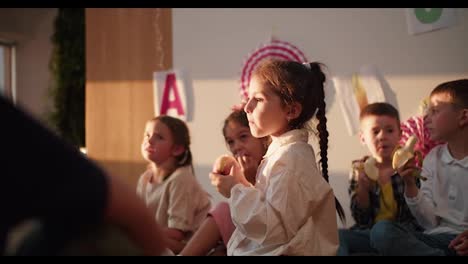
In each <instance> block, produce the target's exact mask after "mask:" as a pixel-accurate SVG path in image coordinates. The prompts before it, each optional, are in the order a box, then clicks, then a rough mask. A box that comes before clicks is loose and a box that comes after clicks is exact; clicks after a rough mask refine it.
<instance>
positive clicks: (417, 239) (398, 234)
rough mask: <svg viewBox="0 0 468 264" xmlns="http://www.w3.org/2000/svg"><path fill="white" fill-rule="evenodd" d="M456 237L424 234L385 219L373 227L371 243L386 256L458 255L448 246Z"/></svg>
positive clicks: (452, 235)
mask: <svg viewBox="0 0 468 264" xmlns="http://www.w3.org/2000/svg"><path fill="white" fill-rule="evenodd" d="M455 237H456V235H454V234H443V233H442V234H424V233H422V232H417V231H412V230H408V229H407V228H405V227H404V226H402V225H400V224H398V223H394V222H391V221H386V220H384V221H380V222H378V223H376V224H375V225H374V227H373V228H372V230H371V232H370V238H371V239H370V240H371V242H370V244H371V246H372V248H375V249H376V250H377V251H378V252H379V254H380V255H385V256H447V255H456V253H455V251H454V250H452V249H449V248H448V245H449V244H450V241H452V239H454V238H455Z"/></svg>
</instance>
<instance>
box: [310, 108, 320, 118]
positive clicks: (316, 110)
mask: <svg viewBox="0 0 468 264" xmlns="http://www.w3.org/2000/svg"><path fill="white" fill-rule="evenodd" d="M318 110H319V108H318V107H317V108H316V109H315V112H314V114H313V115H312V118H314V116H315V115H316V114H317V113H318Z"/></svg>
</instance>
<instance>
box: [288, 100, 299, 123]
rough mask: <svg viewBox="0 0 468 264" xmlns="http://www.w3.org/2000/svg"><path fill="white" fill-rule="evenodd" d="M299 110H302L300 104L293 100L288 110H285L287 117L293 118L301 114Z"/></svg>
mask: <svg viewBox="0 0 468 264" xmlns="http://www.w3.org/2000/svg"><path fill="white" fill-rule="evenodd" d="M301 112H302V105H301V104H300V103H297V102H295V103H293V104H291V105H290V106H288V112H287V115H288V119H289V120H293V119H296V118H298V117H299V115H301Z"/></svg>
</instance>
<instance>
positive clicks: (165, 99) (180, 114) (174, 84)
mask: <svg viewBox="0 0 468 264" xmlns="http://www.w3.org/2000/svg"><path fill="white" fill-rule="evenodd" d="M153 76H154V82H153V88H154V89H153V96H154V113H155V115H156V116H158V115H170V116H173V117H177V118H179V119H182V120H184V121H191V120H192V119H193V87H192V81H191V79H190V77H189V76H188V73H187V72H186V71H184V70H169V71H160V72H155V73H154V75H153Z"/></svg>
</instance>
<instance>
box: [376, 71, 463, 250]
mask: <svg viewBox="0 0 468 264" xmlns="http://www.w3.org/2000/svg"><path fill="white" fill-rule="evenodd" d="M425 125H426V126H427V127H428V128H429V131H430V134H431V139H433V140H442V141H444V142H447V143H446V144H443V145H439V146H437V147H435V148H433V149H432V150H431V152H429V154H428V155H427V156H426V158H425V159H424V163H423V169H422V172H421V174H422V175H423V176H425V177H427V181H424V182H422V183H421V189H418V188H417V187H416V183H415V182H416V181H415V180H416V179H415V177H414V176H413V171H414V170H415V165H414V162H409V163H408V164H407V165H406V166H404V167H403V168H402V169H401V170H399V174H400V175H401V176H402V177H403V179H404V182H405V199H406V202H407V204H408V206H409V208H410V210H411V212H412V214H413V215H414V216H415V218H416V219H417V220H418V222H419V223H420V224H421V226H423V227H424V228H425V229H426V230H425V231H424V232H422V233H421V232H410V231H408V230H406V229H405V228H403V227H402V226H400V225H398V224H395V223H391V222H388V221H381V222H379V223H377V225H381V228H380V230H382V231H381V233H380V235H381V239H376V242H375V245H374V246H375V248H377V249H378V251H379V252H380V253H382V254H383V255H466V254H468V232H466V231H465V230H468V192H466V190H468V79H462V80H456V81H451V82H446V83H442V84H440V85H439V86H437V87H436V88H435V89H434V90H433V91H432V93H431V97H430V107H429V111H428V114H427V115H426V116H425ZM464 231H465V232H464Z"/></svg>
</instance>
